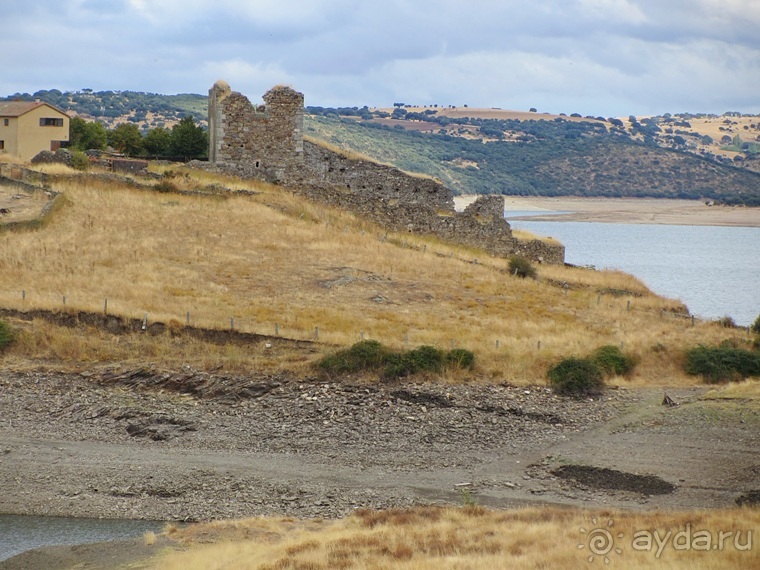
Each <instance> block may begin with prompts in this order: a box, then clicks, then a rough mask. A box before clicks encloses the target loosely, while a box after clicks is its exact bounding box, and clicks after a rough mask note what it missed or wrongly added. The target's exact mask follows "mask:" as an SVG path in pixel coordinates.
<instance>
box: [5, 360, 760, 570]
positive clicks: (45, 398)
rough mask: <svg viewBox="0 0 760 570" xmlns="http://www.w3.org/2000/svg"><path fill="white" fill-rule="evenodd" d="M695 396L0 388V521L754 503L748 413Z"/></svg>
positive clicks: (316, 387) (86, 382)
mask: <svg viewBox="0 0 760 570" xmlns="http://www.w3.org/2000/svg"><path fill="white" fill-rule="evenodd" d="M705 392H706V389H705V388H682V389H678V390H668V394H669V396H671V397H672V398H673V400H675V401H676V402H678V403H679V405H678V406H666V405H663V404H662V400H663V391H662V389H625V388H621V389H614V390H608V391H607V392H605V393H604V394H603V395H602V396H600V397H596V398H593V399H592V398H586V399H581V400H575V399H570V398H564V397H559V396H556V395H554V394H553V393H552V392H551V391H550V390H549V389H547V388H546V387H543V386H535V387H515V386H509V385H506V384H504V385H488V386H486V385H456V386H454V385H442V384H431V383H427V384H410V383H393V384H382V383H373V384H367V383H360V382H351V381H341V382H326V381H320V380H317V379H312V380H297V379H292V378H288V377H285V376H281V377H280V376H266V377H232V376H222V375H210V374H206V373H198V372H195V371H192V370H184V371H182V372H160V371H155V370H124V369H121V368H118V367H116V368H110V369H106V370H98V371H93V372H89V373H85V374H58V373H50V372H31V373H30V372H27V373H12V372H4V373H0V512H2V513H8V514H36V515H57V516H75V517H80V516H81V517H108V518H141V519H153V520H166V521H172V520H174V521H195V520H209V519H220V518H238V517H249V516H258V515H289V516H294V517H340V516H343V515H345V514H347V513H349V512H351V511H352V510H353V509H355V508H359V507H363V508H387V507H397V506H407V505H414V504H462V503H468V502H477V503H479V504H483V505H486V506H491V507H496V508H501V507H512V506H517V505H524V504H531V503H533V504H535V503H555V504H566V505H576V506H577V505H583V506H588V507H599V506H606V507H620V508H636V509H650V508H667V509H692V508H713V507H728V506H733V505H735V504H736V503H737V501H739V502H742V500H744V499H747V500H749V499H751V498H752V497H755V502H757V500H756V499H757V495H758V488H760V414H759V413H758V408H757V407H755V406H745V405H743V403H742V402H741V401H739V402H728V403H726V402H715V401H712V400H704V399H702V398H701V396H702V395H703V394H704V393H705ZM748 498H749V499H748ZM745 502H746V501H745ZM69 548H70V547H69ZM67 552H68V551H67ZM29 556H34V555H32V554H29V555H27V557H26V558H22V559H21V560H22V561H23V560H28V559H29V558H28V557H29ZM66 556H67V558H66V559H67V560H71V559H75V558H76V557H75V556H74V558H72V556H73V555H72V554H71V553H68V554H67V555H66ZM17 562H18V561H17ZM8 564H11V566H8ZM5 567H8V568H16V567H24V568H31V567H34V566H23V565H22V566H13V565H12V562H11V561H7V562H5V563H0V568H5Z"/></svg>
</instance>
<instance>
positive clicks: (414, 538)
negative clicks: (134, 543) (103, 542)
mask: <svg viewBox="0 0 760 570" xmlns="http://www.w3.org/2000/svg"><path fill="white" fill-rule="evenodd" d="M687 529H688V533H689V540H688V548H683V547H682V548H680V549H674V547H673V544H674V543H673V542H672V540H674V538H675V536H676V534H677V533H679V532H684V533H686V532H687ZM758 530H760V511H758V510H750V509H733V510H720V511H710V512H700V511H694V512H673V513H630V512H619V511H608V510H605V511H591V512H589V511H583V510H576V509H562V508H553V507H543V508H529V509H521V510H512V511H490V510H486V509H483V508H480V507H465V508H460V509H452V508H448V509H441V508H431V507H420V508H416V509H412V510H390V511H380V512H373V511H358V512H357V513H356V514H354V515H353V516H351V517H348V518H347V519H343V520H339V521H335V522H324V521H309V522H302V521H294V520H292V519H279V520H272V519H250V520H246V521H235V522H229V523H211V524H210V525H202V526H199V527H189V528H187V529H182V530H179V529H171V530H170V532H169V536H171V537H172V538H173V539H174V540H177V541H179V542H180V543H181V544H184V545H185V547H186V548H187V550H186V551H184V552H171V553H168V554H166V555H165V556H163V557H161V558H159V559H158V560H157V562H156V567H157V568H161V569H164V570H171V569H174V568H177V569H179V568H182V569H183V570H192V569H193V568H209V567H217V568H224V567H230V568H231V567H234V568H240V569H245V568H251V569H253V568H256V569H282V570H284V569H306V568H308V569H311V570H322V569H325V570H326V569H336V568H396V569H406V568H408V569H424V568H431V569H432V568H435V569H440V568H452V569H454V568H472V569H480V568H483V569H485V568H488V569H491V568H513V567H519V568H579V567H582V566H584V565H587V564H588V563H589V561H590V562H596V563H597V564H599V563H601V564H602V565H605V562H612V561H614V564H615V567H616V568H623V569H627V568H649V567H659V566H658V565H662V564H665V565H667V567H668V568H673V569H677V568H684V569H686V568H689V569H698V570H706V569H718V568H729V567H731V568H751V567H754V566H755V565H757V564H758V563H760V554H758V550H757V548H756V545H755V544H754V542H753V541H754V540H755V536H756V533H757V531H758ZM721 531H723V532H724V533H728V532H731V534H730V535H729V537H728V538H725V539H724V541H723V543H722V546H721V547H720V548H718V547H717V545H718V542H717V541H718V533H719V532H721ZM655 532H657V533H658V535H657V536H658V537H659V538H660V539H662V538H664V537H665V536H667V537H668V539H667V542H665V543H664V544H663V546H662V548H660V549H658V546H657V543H656V542H655V541H654V533H655ZM637 533H638V534H637ZM696 533H702V534H699V535H697V534H696ZM748 533H752V537H751V538H750V536H749V534H748ZM737 534H738V538H737ZM647 535H649V536H651V539H650V540H651V548H649V549H647V548H646V545H647V542H646V538H647ZM708 535H709V537H710V540H711V543H710V545H709V547H708V549H707V550H705V548H704V546H705V544H706V543H705V542H704V540H705V539H706V538H707V536H708ZM634 536H638V537H639V538H638V542H636V543H635V544H636V547H634ZM683 536H686V535H685V534H684V535H683ZM697 536H699V537H700V538H699V539H697V538H696V537H697ZM599 537H601V538H602V539H603V541H604V540H607V539H609V541H608V542H599ZM683 540H685V539H684V538H682V541H681V543H683ZM695 540H702V542H694V541H695ZM203 542H210V543H212V544H199V543H203ZM681 543H679V544H681ZM713 544H715V545H716V548H714V549H713V548H712V545H713ZM693 546H697V548H694V547H693ZM748 546H751V548H748Z"/></svg>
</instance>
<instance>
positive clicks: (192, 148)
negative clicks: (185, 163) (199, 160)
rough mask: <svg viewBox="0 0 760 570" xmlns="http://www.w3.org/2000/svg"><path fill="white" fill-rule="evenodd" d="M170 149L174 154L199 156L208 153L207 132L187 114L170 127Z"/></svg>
mask: <svg viewBox="0 0 760 570" xmlns="http://www.w3.org/2000/svg"><path fill="white" fill-rule="evenodd" d="M170 150H171V152H172V154H174V155H176V156H184V157H201V156H206V155H207V153H208V133H207V132H206V131H204V130H203V127H201V126H200V125H196V124H195V120H194V119H193V118H192V117H191V116H189V115H187V116H185V117H183V118H182V119H181V120H180V122H179V123H177V124H176V125H174V126H173V127H172V134H171V145H170Z"/></svg>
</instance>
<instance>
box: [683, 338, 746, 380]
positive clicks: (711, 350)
mask: <svg viewBox="0 0 760 570" xmlns="http://www.w3.org/2000/svg"><path fill="white" fill-rule="evenodd" d="M685 369H686V373H687V374H691V375H692V376H697V375H701V376H702V377H703V378H704V380H705V382H707V383H708V384H716V383H719V382H728V381H729V380H741V379H743V378H748V377H750V376H760V354H758V353H756V352H752V351H749V350H745V349H743V348H737V347H734V346H731V345H728V344H725V345H721V346H713V347H708V346H702V345H700V346H697V347H694V348H692V349H690V350H689V351H687V353H686V365H685Z"/></svg>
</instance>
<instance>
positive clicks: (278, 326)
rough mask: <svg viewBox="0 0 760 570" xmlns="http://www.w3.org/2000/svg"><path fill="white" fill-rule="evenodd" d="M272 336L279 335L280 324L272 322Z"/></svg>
mask: <svg viewBox="0 0 760 570" xmlns="http://www.w3.org/2000/svg"><path fill="white" fill-rule="evenodd" d="M274 336H280V325H279V324H278V323H275V324H274Z"/></svg>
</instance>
